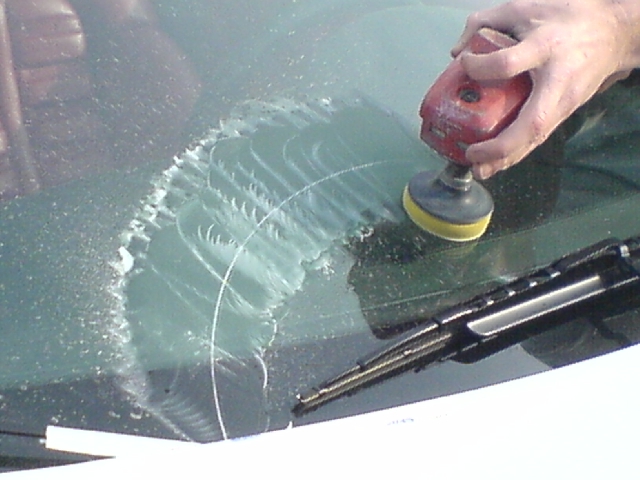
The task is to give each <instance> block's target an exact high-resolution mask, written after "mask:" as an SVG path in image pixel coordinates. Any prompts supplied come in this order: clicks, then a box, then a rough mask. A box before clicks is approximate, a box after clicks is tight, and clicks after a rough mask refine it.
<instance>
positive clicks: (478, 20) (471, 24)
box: [451, 5, 514, 57]
mask: <svg viewBox="0 0 640 480" xmlns="http://www.w3.org/2000/svg"><path fill="white" fill-rule="evenodd" d="M513 18H514V17H513V16H512V15H510V14H509V13H508V6H507V5H500V6H498V7H495V8H491V9H488V10H483V11H481V12H475V13H472V14H471V15H469V16H468V17H467V22H466V24H465V27H464V30H463V31H462V34H461V35H460V38H459V39H458V42H457V43H456V44H455V45H454V47H453V48H452V49H451V55H452V56H454V57H457V56H458V55H459V54H460V53H461V52H462V50H464V47H465V46H466V45H467V44H468V43H469V40H471V37H473V34H474V33H476V32H477V31H478V30H480V29H481V28H482V27H489V28H493V29H494V30H498V31H499V32H503V33H511V32H512V30H513V27H514V23H513V22H514V20H513Z"/></svg>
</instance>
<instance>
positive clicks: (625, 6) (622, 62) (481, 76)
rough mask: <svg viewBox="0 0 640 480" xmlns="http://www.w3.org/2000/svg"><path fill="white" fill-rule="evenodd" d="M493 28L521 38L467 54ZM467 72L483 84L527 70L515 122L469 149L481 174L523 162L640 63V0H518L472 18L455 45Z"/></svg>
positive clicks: (471, 159) (455, 53)
mask: <svg viewBox="0 0 640 480" xmlns="http://www.w3.org/2000/svg"><path fill="white" fill-rule="evenodd" d="M482 27H490V28H493V29H495V30H499V31H502V32H505V33H509V34H511V35H513V36H514V37H515V38H517V39H518V40H519V43H518V44H516V45H514V46H513V47H509V48H506V49H503V50H499V51H496V52H492V53H489V54H472V53H470V52H467V51H465V52H463V49H464V46H465V45H466V44H467V42H468V41H469V40H470V39H471V37H472V36H473V34H474V33H475V32H476V31H477V30H479V29H480V28H482ZM451 53H452V55H453V56H458V55H461V57H460V58H461V61H462V65H463V67H464V69H465V70H466V72H467V74H468V75H469V76H470V77H472V78H474V79H476V80H479V81H483V80H497V79H505V78H510V77H513V76H515V75H517V74H519V73H522V72H525V71H529V72H530V75H531V79H532V82H533V89H532V92H531V95H530V97H529V99H528V100H527V101H526V103H525V104H524V105H523V107H522V109H521V111H520V113H519V115H518V117H517V118H516V120H515V121H514V122H513V123H512V124H511V125H510V126H509V127H507V128H506V129H505V130H503V131H502V132H501V133H500V134H499V135H498V136H497V137H495V138H493V139H491V140H487V141H484V142H480V143H477V144H475V145H471V146H470V147H469V148H468V149H467V152H466V156H467V159H468V160H469V161H470V162H471V163H472V165H473V172H474V175H475V176H476V177H478V178H481V179H484V178H488V177H490V176H492V175H493V174H495V173H496V172H498V171H500V170H504V169H506V168H508V167H510V166H512V165H513V164H515V163H517V162H519V161H520V160H521V159H522V158H524V157H525V156H526V155H527V154H528V153H529V152H531V150H533V149H534V148H535V147H537V146H538V145H540V144H541V143H542V142H543V141H544V140H545V139H546V138H547V137H548V136H549V135H550V134H551V133H552V132H553V130H554V129H555V128H556V127H557V126H558V125H559V124H560V123H561V122H562V121H564V120H565V119H566V118H567V117H569V115H571V114H572V113H573V112H574V111H575V110H576V109H577V108H578V107H580V106H581V105H583V104H584V103H585V102H586V101H587V100H589V99H590V98H591V97H592V96H593V95H594V94H596V93H597V92H598V91H601V90H604V89H606V88H608V87H609V86H610V85H611V84H613V83H615V82H616V81H618V80H620V79H622V78H625V77H626V76H628V74H629V73H630V71H631V70H632V69H633V68H636V67H638V66H640V2H638V1H637V0H619V1H613V0H513V1H511V2H509V3H505V4H503V5H500V6H498V7H495V8H492V9H489V10H485V11H481V12H477V13H474V14H472V15H470V16H469V18H468V19H467V25H466V27H465V29H464V31H463V33H462V36H461V38H460V40H459V42H458V44H457V45H456V46H455V47H454V48H453V49H452V51H451Z"/></svg>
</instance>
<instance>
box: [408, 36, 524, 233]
mask: <svg viewBox="0 0 640 480" xmlns="http://www.w3.org/2000/svg"><path fill="white" fill-rule="evenodd" d="M515 43H516V40H514V39H513V38H511V37H509V36H508V35H504V34H502V33H500V32H497V31H495V30H491V29H488V28H483V29H480V30H479V31H478V32H477V33H476V34H475V35H474V36H473V38H472V39H471V41H470V42H469V44H468V46H467V47H466V50H467V51H470V52H472V53H476V54H483V53H491V52H494V51H496V50H500V49H503V48H507V47H510V46H513V45H514V44H515ZM531 87H532V84H531V78H530V77H529V74H528V73H523V74H520V75H518V76H516V77H513V78H510V79H507V80H500V81H488V82H485V81H483V82H478V81H475V80H473V79H472V78H470V77H469V76H468V75H467V74H466V73H465V71H464V68H463V67H462V62H461V60H460V57H457V58H455V59H454V60H453V61H452V62H451V63H450V64H449V66H448V67H447V69H446V70H445V71H444V72H443V73H442V74H441V75H440V77H438V79H437V80H436V81H435V83H434V84H433V86H432V87H431V88H430V89H429V91H428V92H427V94H426V96H425V97H424V100H423V101H422V105H421V107H420V116H421V117H422V129H421V132H420V137H421V138H422V140H423V141H424V142H425V143H427V145H429V146H430V147H431V148H433V149H434V150H435V151H436V152H438V153H439V154H440V155H442V156H443V157H445V158H446V159H447V160H449V162H448V164H447V167H446V168H445V169H444V170H443V171H442V172H439V173H438V172H435V173H434V172H429V171H425V172H420V173H418V174H417V175H416V176H415V177H413V178H412V179H411V180H410V181H409V183H408V184H407V187H406V188H405V191H404V193H403V197H402V203H403V206H404V208H405V210H406V212H407V214H408V216H409V218H411V220H412V221H413V222H414V223H415V224H416V225H418V226H419V227H421V228H422V229H423V230H426V231H428V232H430V233H432V234H434V235H436V236H439V237H442V238H444V239H447V240H452V241H458V242H466V241H469V240H474V239H476V238H478V237H480V236H481V235H482V234H483V233H484V232H485V230H486V228H487V226H488V225H489V221H490V219H491V214H492V213H493V199H492V198H491V195H490V194H489V192H488V191H487V190H486V189H485V188H484V187H483V186H482V185H480V184H479V183H478V182H476V181H475V180H474V179H473V176H472V175H471V170H470V163H469V162H468V160H467V159H466V156H465V153H466V150H467V147H468V146H469V145H472V144H474V143H478V142H482V141H484V140H488V139H491V138H493V137H495V136H496V135H498V134H499V133H500V132H501V131H502V130H503V129H504V128H505V127H507V126H508V125H509V124H510V123H511V122H513V120H514V119H515V118H516V116H517V115H518V112H519V111H520V108H521V107H522V105H523V104H524V102H525V101H526V100H527V98H528V96H529V94H530V92H531Z"/></svg>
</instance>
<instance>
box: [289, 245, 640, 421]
mask: <svg viewBox="0 0 640 480" xmlns="http://www.w3.org/2000/svg"><path fill="white" fill-rule="evenodd" d="M638 285H640V237H633V238H629V239H627V240H625V241H619V240H617V239H609V240H604V241H602V242H599V243H596V244H594V245H592V246H590V247H587V248H584V249H582V250H579V251H577V252H575V253H572V254H570V255H567V256H564V257H562V258H561V259H559V260H557V261H555V262H553V263H551V264H549V265H548V266H546V267H544V268H541V269H539V270H537V271H535V272H534V273H532V274H529V275H526V276H523V277H521V278H518V279H517V280H515V281H513V282H510V283H508V284H506V285H504V286H500V287H498V288H496V289H494V290H491V291H488V292H486V293H484V294H482V295H478V296H476V297H473V298H472V299H470V300H468V301H465V302H462V303H460V304H458V305H455V306H453V307H450V308H447V309H445V310H443V311H441V312H440V313H438V314H436V315H434V316H431V317H428V318H423V319H415V321H416V322H419V324H420V326H419V327H417V328H415V329H413V330H410V331H407V332H405V333H404V334H403V335H401V336H399V337H398V338H396V339H394V340H393V341H391V342H390V343H389V344H388V345H387V346H386V347H385V348H383V349H382V350H380V351H378V352H376V353H374V354H372V355H370V356H368V357H365V358H362V359H360V360H359V361H357V362H356V364H355V365H354V366H353V367H352V368H350V369H349V370H347V371H345V372H344V373H342V374H340V375H338V376H336V377H334V378H332V379H330V380H328V381H326V382H324V383H322V384H321V385H319V386H318V387H315V388H312V389H311V390H309V391H308V392H306V393H304V394H299V395H298V396H297V403H296V405H295V406H294V408H293V413H294V414H295V415H297V416H300V415H304V414H305V413H308V412H310V411H313V410H315V409H317V408H318V407H320V406H322V405H324V404H326V403H328V402H330V401H332V400H335V399H337V398H340V397H343V396H345V395H352V394H353V393H355V392H357V391H358V390H360V389H362V388H364V387H368V386H371V385H373V384H376V383H378V382H380V381H382V380H384V379H387V378H390V377H393V376H396V375H399V374H400V373H403V372H405V371H408V370H412V369H414V370H416V371H417V370H420V369H423V368H426V367H428V366H430V365H432V364H434V363H436V362H440V361H444V360H448V359H454V360H457V361H462V362H470V361H476V360H479V359H482V358H485V357H486V356H489V355H491V354H493V353H496V352H498V351H500V350H503V349H505V348H507V347H509V346H512V345H515V344H517V343H519V342H521V341H522V340H524V339H526V338H529V337H531V336H533V335H534V334H539V333H542V332H543V331H545V330H548V329H550V328H552V327H554V326H556V325H558V324H559V323H562V322H563V321H569V320H571V318H567V316H568V315H566V313H567V312H566V310H567V309H568V308H572V307H575V306H577V305H583V304H589V303H590V302H600V301H601V300H603V299H605V298H607V299H608V298H610V295H611V294H619V293H620V292H622V291H624V290H627V289H630V288H635V287H637V286H638ZM563 313H564V315H562V314H563ZM569 317H571V316H570V315H569Z"/></svg>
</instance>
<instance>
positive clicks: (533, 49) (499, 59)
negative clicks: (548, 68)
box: [460, 36, 551, 81]
mask: <svg viewBox="0 0 640 480" xmlns="http://www.w3.org/2000/svg"><path fill="white" fill-rule="evenodd" d="M550 56H551V51H550V49H549V48H548V47H547V46H546V45H545V44H544V43H541V42H539V41H537V40H536V38H535V37H534V36H532V37H530V38H527V39H526V40H524V41H522V42H520V43H518V44H516V45H514V46H513V47H509V48H504V49H502V50H497V51H495V52H491V53H485V54H475V53H470V52H465V53H462V55H461V57H460V60H461V62H462V66H463V68H464V70H465V71H466V73H467V75H469V76H470V77H471V78H473V79H475V80H480V81H482V80H500V79H507V78H511V77H514V76H516V75H518V74H520V73H522V72H526V71H529V70H532V69H534V68H538V67H540V66H541V65H543V64H544V63H545V62H547V61H548V60H549V58H550Z"/></svg>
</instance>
